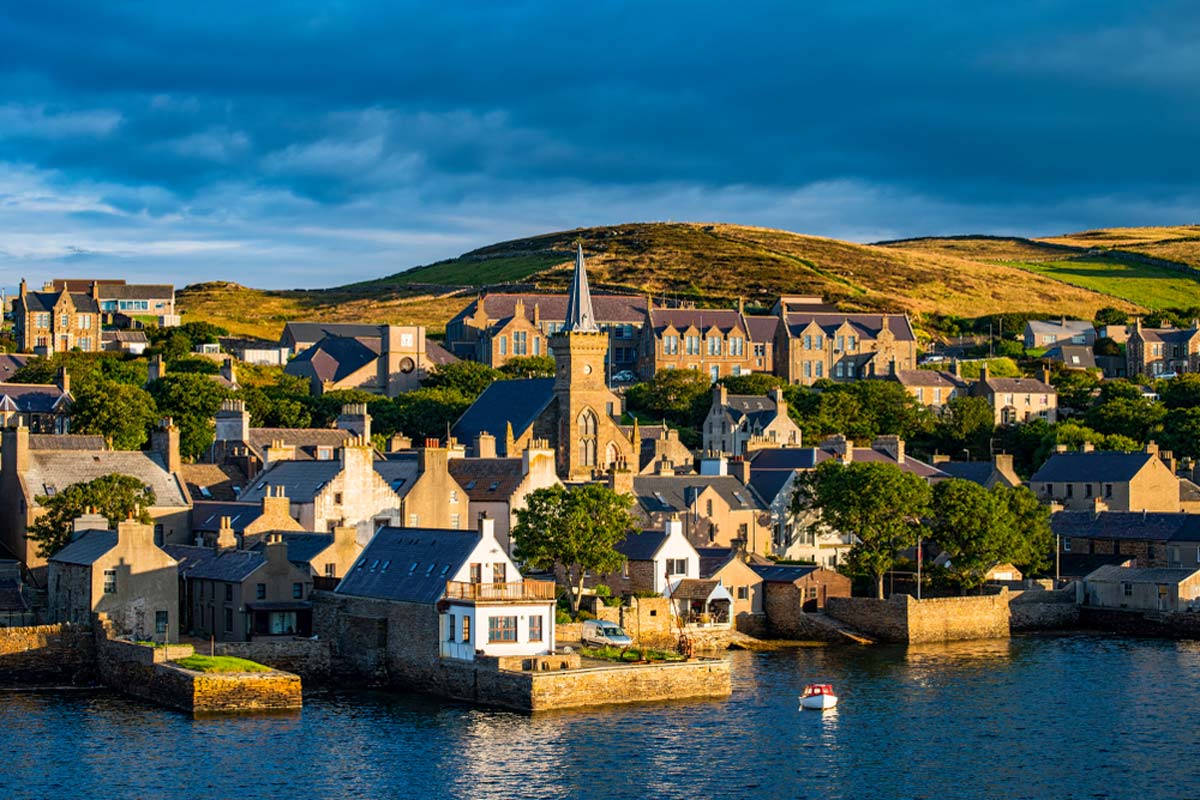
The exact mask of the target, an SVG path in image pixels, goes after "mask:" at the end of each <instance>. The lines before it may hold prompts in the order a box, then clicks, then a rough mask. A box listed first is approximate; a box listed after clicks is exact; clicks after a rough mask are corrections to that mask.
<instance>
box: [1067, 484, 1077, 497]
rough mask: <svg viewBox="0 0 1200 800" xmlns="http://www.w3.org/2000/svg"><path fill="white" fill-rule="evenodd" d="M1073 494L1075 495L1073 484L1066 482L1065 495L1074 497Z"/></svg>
mask: <svg viewBox="0 0 1200 800" xmlns="http://www.w3.org/2000/svg"><path fill="white" fill-rule="evenodd" d="M1074 496H1075V484H1073V483H1068V484H1067V497H1074Z"/></svg>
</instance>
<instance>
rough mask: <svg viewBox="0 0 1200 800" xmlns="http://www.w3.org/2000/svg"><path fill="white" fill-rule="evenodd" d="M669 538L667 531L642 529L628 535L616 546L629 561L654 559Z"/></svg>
mask: <svg viewBox="0 0 1200 800" xmlns="http://www.w3.org/2000/svg"><path fill="white" fill-rule="evenodd" d="M669 538H670V536H669V534H668V533H667V532H666V531H641V532H639V533H631V534H628V535H626V537H625V538H624V539H622V540H621V541H619V542H617V544H616V545H614V547H615V548H616V551H617V552H618V553H620V554H621V555H623V556H625V559H626V560H627V561H653V560H654V556H655V555H657V554H658V551H659V550H661V549H662V546H663V545H664V544H666V543H667V539H669Z"/></svg>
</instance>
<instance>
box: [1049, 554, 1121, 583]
mask: <svg viewBox="0 0 1200 800" xmlns="http://www.w3.org/2000/svg"><path fill="white" fill-rule="evenodd" d="M1129 561H1134V557H1133V556H1125V555H1118V554H1115V553H1061V554H1059V556H1058V574H1059V575H1060V576H1062V577H1063V578H1082V577H1083V576H1084V575H1088V574H1090V573H1092V572H1095V571H1096V570H1098V569H1100V567H1103V566H1105V565H1106V564H1115V565H1118V566H1119V565H1121V564H1124V563H1126V562H1129Z"/></svg>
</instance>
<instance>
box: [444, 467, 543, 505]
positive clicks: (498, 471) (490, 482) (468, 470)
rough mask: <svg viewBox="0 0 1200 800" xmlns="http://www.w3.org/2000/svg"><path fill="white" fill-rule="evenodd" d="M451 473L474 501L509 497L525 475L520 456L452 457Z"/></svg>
mask: <svg viewBox="0 0 1200 800" xmlns="http://www.w3.org/2000/svg"><path fill="white" fill-rule="evenodd" d="M450 476H451V477H452V478H454V480H456V481H458V483H459V485H460V486H462V487H463V490H464V491H466V493H467V496H468V497H469V498H470V499H471V501H472V502H480V501H483V502H487V501H489V500H492V501H496V500H507V499H508V498H510V497H512V494H513V492H515V491H516V490H517V487H518V486H520V485H521V481H523V480H524V479H525V466H524V463H523V461H522V459H519V458H452V459H450Z"/></svg>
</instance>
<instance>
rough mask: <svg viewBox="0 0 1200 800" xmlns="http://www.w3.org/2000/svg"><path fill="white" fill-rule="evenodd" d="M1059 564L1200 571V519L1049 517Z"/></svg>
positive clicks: (1178, 515) (1118, 514) (1131, 514)
mask: <svg viewBox="0 0 1200 800" xmlns="http://www.w3.org/2000/svg"><path fill="white" fill-rule="evenodd" d="M1050 529H1051V530H1052V531H1053V533H1054V538H1055V542H1056V548H1057V551H1058V559H1059V560H1060V561H1066V560H1068V559H1079V558H1081V557H1086V556H1121V557H1124V558H1131V559H1134V566H1138V567H1172V568H1178V567H1188V568H1200V516H1197V515H1195V514H1187V513H1184V512H1156V511H1100V512H1094V511H1059V512H1057V513H1054V514H1051V515H1050Z"/></svg>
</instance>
